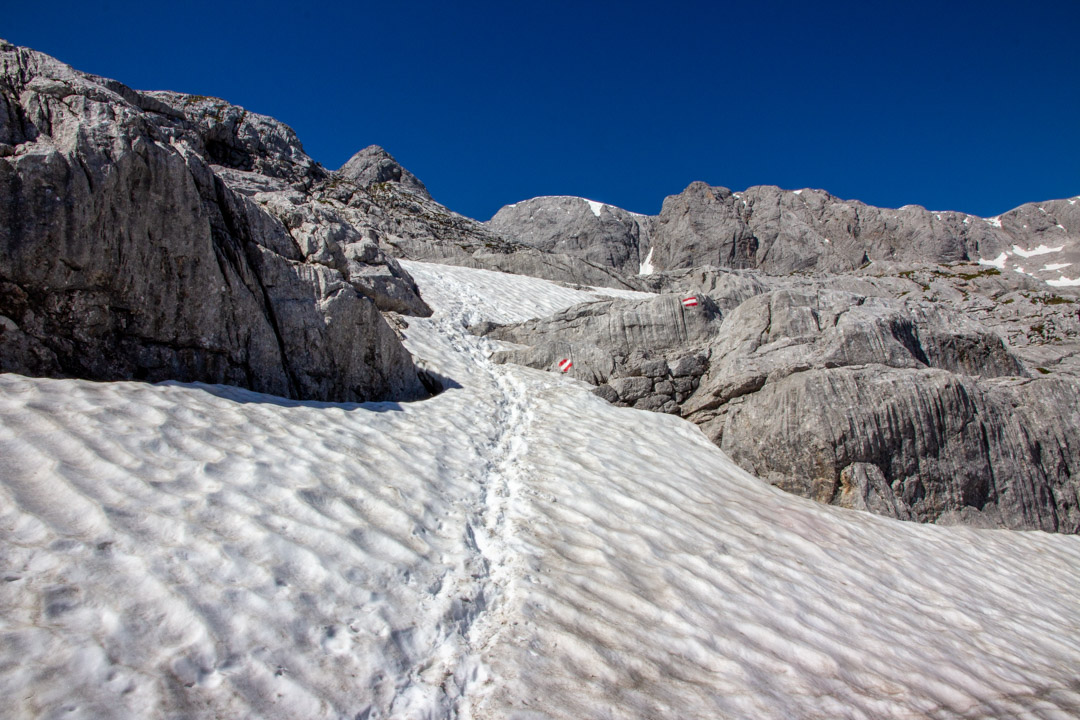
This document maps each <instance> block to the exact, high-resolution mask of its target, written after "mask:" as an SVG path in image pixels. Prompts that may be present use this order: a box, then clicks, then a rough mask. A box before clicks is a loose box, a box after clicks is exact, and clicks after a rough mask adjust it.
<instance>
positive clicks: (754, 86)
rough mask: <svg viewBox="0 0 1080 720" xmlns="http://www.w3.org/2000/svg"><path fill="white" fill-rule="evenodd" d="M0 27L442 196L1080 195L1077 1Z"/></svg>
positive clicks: (476, 10) (947, 205)
mask: <svg viewBox="0 0 1080 720" xmlns="http://www.w3.org/2000/svg"><path fill="white" fill-rule="evenodd" d="M10 5H11V6H10V7H6V8H5V9H4V10H3V12H2V21H0V37H4V38H5V39H7V40H9V41H11V42H14V43H16V44H19V45H26V46H29V47H32V48H35V49H37V50H41V51H43V52H46V53H49V54H51V55H54V56H56V57H58V58H60V59H61V60H63V61H65V62H67V63H70V64H71V65H74V66H75V67H76V68H78V69H80V70H85V71H88V72H93V73H97V74H99V75H105V76H107V77H112V78H115V79H117V80H120V81H122V82H124V83H126V84H128V85H131V86H132V87H135V88H139V89H145V90H151V89H168V90H179V91H184V92H190V93H195V94H202V95H215V96H218V97H222V98H225V99H227V100H229V101H230V102H233V103H236V104H238V105H243V106H244V107H246V108H248V109H249V110H253V111H255V112H260V113H265V114H268V115H272V116H274V117H276V118H278V119H280V120H282V121H284V122H286V123H288V124H289V125H291V126H292V127H293V128H294V129H295V130H296V131H297V133H298V134H299V136H300V139H301V140H302V141H303V143H304V147H305V149H306V150H307V152H308V153H309V154H310V155H311V156H312V157H314V158H315V159H316V160H318V161H320V162H321V163H323V164H324V165H325V166H326V167H328V168H330V169H334V168H337V167H339V166H340V165H341V164H343V163H344V162H345V161H346V160H347V159H348V158H349V156H350V155H351V154H352V153H353V152H355V151H356V150H359V149H360V148H363V147H364V146H366V145H369V144H372V143H376V144H379V145H382V146H383V147H385V148H386V149H387V150H389V151H390V152H391V153H392V154H393V155H395V156H396V157H397V159H398V160H399V161H400V162H401V163H402V164H403V165H404V166H405V167H407V168H409V169H410V170H412V171H413V172H414V173H415V174H416V175H417V176H419V177H420V179H421V180H423V181H424V182H425V183H426V184H427V186H428V188H429V189H430V190H431V192H432V194H433V195H434V196H435V198H436V199H437V200H439V201H440V202H442V203H444V204H446V205H448V206H449V207H450V208H451V209H454V210H457V211H458V212H461V213H464V214H466V215H470V216H473V217H476V218H479V219H482V220H483V219H487V218H488V217H490V216H491V215H492V214H493V213H494V212H495V210H497V209H498V208H499V207H500V206H502V205H504V204H506V203H510V202H515V201H517V200H521V199H524V198H528V197H533V196H536V195H563V194H564V195H582V196H585V197H589V198H592V199H595V200H600V201H603V202H608V203H612V204H614V205H619V206H621V207H625V208H627V209H629V210H634V211H637V212H644V213H656V212H658V211H659V209H660V204H661V202H662V201H663V199H664V196H666V195H670V194H674V193H677V192H679V191H681V190H682V189H683V188H684V187H685V186H686V185H687V184H689V183H690V182H691V181H693V180H704V181H706V182H708V183H711V184H714V185H725V186H727V187H730V188H733V189H736V190H739V189H743V188H745V187H747V186H749V185H757V184H773V185H780V186H781V187H786V188H800V187H805V186H809V187H819V188H824V189H826V190H828V191H830V192H832V193H833V194H835V195H839V196H840V197H844V198H857V199H859V200H863V201H865V202H868V203H871V204H874V205H882V206H890V207H898V206H900V205H905V204H908V203H915V204H920V205H925V206H926V207H928V208H931V209H934V210H962V211H965V212H970V213H974V214H978V215H984V216H986V215H996V214H998V213H1001V212H1003V211H1005V210H1008V209H1010V208H1012V207H1014V206H1016V205H1019V204H1021V203H1024V202H1029V201H1033V200H1045V199H1049V198H1056V197H1067V196H1072V195H1077V194H1080V2H1078V1H1077V0H1058V1H1057V2H1041V1H1039V0H1026V1H1025V2H1018V1H1013V2H995V0H982V1H971V2H968V1H966V0H959V1H954V0H936V1H935V2H923V1H921V0H912V1H910V2H902V3H899V2H898V3H887V2H873V1H872V0H861V1H859V2H834V3H827V2H809V1H807V0H802V1H800V2H786V1H785V2H781V1H778V0H777V1H770V0H756V1H751V2H747V1H746V0H741V1H740V2H738V3H726V2H721V1H718V0H714V1H713V2H695V3H680V2H672V3H661V2H648V3H645V2H603V3H601V2H596V3H588V2H561V1H556V2H544V3H533V4H525V3H515V2H490V3H488V2H452V1H449V2H448V1H445V0H444V1H443V2H426V1H423V0H413V1H412V2H407V3H402V2H395V1H394V0H383V1H382V2H378V3H365V2H357V3H342V4H341V5H340V6H332V7H321V6H320V4H319V3H315V2H293V1H285V0H267V1H265V2H259V3H250V4H235V5H233V4H229V3H226V2H220V1H219V2H206V1H204V0H196V1H195V2H175V3H166V2H159V3H154V2H138V3H134V2H119V1H110V0H99V1H98V2H86V0H81V1H80V2H67V1H66V0H55V1H53V2H49V3H43V2H20V3H11V4H10Z"/></svg>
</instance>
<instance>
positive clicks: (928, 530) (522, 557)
mask: <svg viewBox="0 0 1080 720" xmlns="http://www.w3.org/2000/svg"><path fill="white" fill-rule="evenodd" d="M408 269H409V271H410V272H411V273H412V274H413V276H414V277H415V278H416V280H417V282H418V283H419V286H420V288H421V291H422V292H423V294H424V297H425V298H426V299H427V300H428V302H429V303H430V304H431V305H432V306H433V307H434V308H435V309H436V312H435V315H434V316H433V317H431V318H426V319H425V318H408V323H409V327H408V328H407V329H406V330H405V331H404V332H405V333H406V336H407V338H406V342H407V344H408V346H409V348H410V350H412V352H413V353H414V354H415V355H416V356H417V357H418V359H419V361H420V362H421V363H422V364H423V365H424V366H425V367H426V368H428V369H429V370H430V371H432V372H434V373H438V374H439V375H441V376H442V377H443V378H445V380H444V383H445V385H446V386H447V389H446V390H445V391H444V392H443V393H441V394H439V395H437V396H436V397H434V398H431V399H429V400H425V401H422V402H416V403H409V404H398V403H392V402H383V403H364V404H359V405H337V404H328V403H311V402H294V401H288V400H282V399H279V398H274V397H270V396H266V395H259V394H257V393H252V392H248V391H244V390H238V389H235V388H230V387H225V386H208V385H198V384H178V383H165V384H160V385H147V384H142V383H91V382H85V381H77V380H44V379H35V378H26V377H21V376H17V375H0V457H2V458H3V461H2V464H0V538H2V544H0V554H2V555H0V557H2V565H3V577H2V580H3V582H2V583H0V690H2V691H3V697H4V707H5V710H4V715H5V717H27V718H30V717H58V716H61V715H62V716H64V717H66V718H144V717H165V716H177V717H180V716H182V717H191V718H213V717H242V716H261V717H273V718H296V717H303V718H356V717H361V718H368V720H373V719H374V718H506V717H510V718H574V719H575V720H577V719H579V718H600V717H610V718H614V717H618V718H658V717H679V718H718V717H725V718H728V717H730V718H755V719H758V718H793V717H799V718H867V719H869V718H875V719H880V718H913V717H933V718H946V717H1011V718H1066V717H1076V716H1077V715H1078V714H1080V685H1078V683H1077V680H1076V673H1075V669H1076V668H1077V667H1080V595H1077V593H1076V592H1075V589H1076V587H1077V585H1078V584H1080V538H1077V537H1071V536H1060V535H1047V534H1043V533H1037V532H1030V533H1018V532H1009V531H986V530H973V529H968V528H953V527H949V528H947V527H936V526H926V525H915V524H910V523H901V522H898V521H893V520H888V519H885V518H881V517H877V516H873V515H868V514H863V513H858V512H853V511H844V510H840V509H837V508H832V507H826V506H821V505H816V504H814V503H812V502H810V501H808V500H804V499H801V498H797V497H793V496H790V495H786V494H784V493H782V492H780V491H779V490H776V489H774V488H772V487H770V486H768V485H766V484H765V483H763V482H761V481H759V480H757V479H755V478H753V477H751V476H750V475H748V474H746V473H745V472H743V471H741V470H740V469H739V468H737V467H736V466H735V465H734V464H733V463H732V462H731V461H730V460H729V459H728V458H727V457H726V456H725V455H724V454H723V453H722V452H720V450H718V449H717V448H716V447H715V446H713V445H712V444H711V443H709V442H708V441H707V440H706V438H705V437H704V435H702V433H701V432H699V431H698V430H697V428H696V427H695V426H693V425H691V424H689V423H687V422H685V421H682V420H680V419H678V418H675V417H671V416H668V415H661V414H655V413H648V412H642V411H636V410H632V409H625V408H616V407H614V406H611V405H609V404H607V403H605V402H604V401H602V400H601V399H599V398H597V397H595V396H594V395H592V394H591V393H590V392H589V388H588V387H587V386H586V385H584V384H583V383H581V382H579V381H576V380H574V379H572V378H570V377H566V376H557V375H554V374H548V373H542V372H539V371H535V370H529V369H524V368H519V367H515V366H499V365H494V364H492V362H491V361H490V360H489V355H490V353H491V351H492V349H493V348H494V345H493V344H492V343H491V342H490V341H488V340H486V339H482V338H477V337H474V336H472V335H470V334H469V333H468V332H467V331H466V328H465V326H466V325H467V324H470V323H472V322H475V321H477V320H481V319H490V320H495V321H503V322H505V321H509V320H518V319H524V318H526V317H531V316H536V315H542V314H547V313H550V312H553V311H555V310H557V309H561V308H564V307H566V306H568V305H570V304H573V303H576V302H581V301H582V300H583V299H591V298H594V297H596V296H597V295H598V294H599V293H604V294H607V291H598V293H591V292H587V291H579V290H569V289H567V288H563V287H559V286H556V285H553V284H551V283H546V282H544V281H541V280H536V279H533V278H523V277H519V276H509V275H499V274H497V273H487V272H485V271H479V270H470V269H465V268H452V267H441V266H437V265H425V264H422V263H408ZM571 374H572V373H571Z"/></svg>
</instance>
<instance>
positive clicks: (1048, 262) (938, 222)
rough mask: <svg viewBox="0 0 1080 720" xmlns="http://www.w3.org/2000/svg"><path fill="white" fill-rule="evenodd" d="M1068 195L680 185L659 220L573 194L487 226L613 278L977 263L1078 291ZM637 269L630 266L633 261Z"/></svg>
mask: <svg viewBox="0 0 1080 720" xmlns="http://www.w3.org/2000/svg"><path fill="white" fill-rule="evenodd" d="M1078 203H1080V198H1069V199H1064V200H1050V201H1046V202H1041V203H1030V204H1027V205H1022V206H1020V207H1018V208H1016V209H1014V210H1011V211H1009V212H1007V213H1004V214H1002V215H1001V216H999V217H993V218H980V217H975V216H974V215H966V214H964V213H957V212H933V211H930V210H926V209H925V208H922V207H919V206H915V205H908V206H906V207H902V208H899V209H889V208H877V207H873V206H870V205H866V204H864V203H861V202H858V201H856V200H842V199H840V198H837V197H834V196H833V195H830V194H829V193H827V192H825V191H823V190H810V189H805V190H781V189H780V188H778V187H774V186H769V185H763V186H756V187H751V188H749V189H747V190H745V191H743V192H732V191H731V190H729V189H727V188H724V187H711V186H709V185H707V184H705V183H703V182H694V183H691V184H690V185H689V186H688V187H687V188H686V189H685V190H684V191H683V192H681V193H679V194H678V195H672V196H670V197H668V198H667V199H666V200H664V204H663V207H662V209H661V211H660V214H659V215H657V216H653V217H645V216H640V215H633V214H631V213H628V212H626V211H625V210H621V209H619V208H615V207H613V206H611V205H601V204H600V203H593V202H591V201H587V200H584V199H582V198H535V199H533V200H528V201H524V202H520V203H516V204H514V205H508V206H506V207H504V208H502V209H501V210H499V212H498V213H496V215H495V217H493V218H492V219H491V220H490V221H489V222H488V226H489V227H490V228H491V229H493V230H496V231H498V232H499V233H500V234H502V235H503V236H506V237H512V238H515V239H517V240H519V241H521V242H523V243H525V244H527V245H531V246H534V247H537V248H540V249H544V250H554V249H557V250H559V251H560V252H566V253H570V254H576V255H578V256H580V257H583V258H587V259H589V260H591V261H593V262H596V263H598V264H606V265H607V266H609V267H612V268H615V269H617V270H619V271H620V272H623V273H630V274H633V273H638V272H639V271H640V272H643V273H651V272H654V271H664V270H678V269H689V268H697V267H704V266H712V267H725V268H732V269H757V270H761V271H763V272H766V273H769V274H773V275H784V274H788V273H792V272H811V271H812V272H829V273H844V272H850V271H853V270H856V269H858V268H861V267H863V266H865V265H867V264H868V263H870V262H878V263H882V262H888V263H900V262H906V263H927V262H929V263H952V262H963V261H971V262H978V261H980V260H981V261H982V262H983V263H984V264H985V265H987V266H991V267H997V268H998V269H1001V270H1006V269H1008V270H1014V271H1017V272H1019V273H1022V274H1027V275H1029V276H1030V277H1035V278H1037V279H1040V280H1044V281H1047V282H1049V283H1051V284H1052V285H1054V286H1058V287H1062V286H1080V280H1078V279H1076V278H1075V277H1073V276H1077V275H1078V272H1080V271H1078V272H1073V273H1072V275H1069V274H1068V273H1069V268H1080V205H1078ZM635 263H640V265H638V264H635Z"/></svg>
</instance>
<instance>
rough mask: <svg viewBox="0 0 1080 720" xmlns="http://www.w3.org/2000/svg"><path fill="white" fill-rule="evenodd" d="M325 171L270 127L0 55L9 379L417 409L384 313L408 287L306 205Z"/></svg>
mask: <svg viewBox="0 0 1080 720" xmlns="http://www.w3.org/2000/svg"><path fill="white" fill-rule="evenodd" d="M325 175H326V173H325V171H324V170H322V168H320V167H319V166H318V165H317V164H315V163H314V162H313V161H311V160H310V158H308V157H307V155H305V154H304V152H303V149H302V147H301V146H300V143H299V142H298V141H297V139H296V137H295V135H294V134H293V133H292V131H291V130H290V129H288V128H287V127H285V126H284V125H282V124H280V123H278V122H276V121H274V120H272V119H270V118H266V117H262V116H259V115H255V114H253V113H248V112H246V111H244V110H243V109H241V108H238V107H235V106H231V105H228V104H227V103H224V102H222V101H219V100H215V99H211V98H202V97H194V96H186V95H179V94H176V93H140V92H136V91H134V90H131V89H130V88H127V87H125V86H123V85H121V84H120V83H117V82H115V81H112V80H106V79H103V78H98V77H95V76H91V75H86V74H83V73H79V72H77V71H75V70H73V69H72V68H70V67H68V66H67V65H64V64H63V63H60V62H58V61H57V60H55V59H53V58H50V57H48V56H46V55H43V54H41V53H37V52H34V51H32V50H28V49H25V48H18V47H15V46H13V45H10V44H8V43H2V44H0V197H2V198H3V201H2V202H0V244H2V245H3V247H4V248H5V252H4V254H3V256H2V257H0V369H3V370H5V371H14V372H20V373H26V374H32V375H50V376H60V377H65V376H74V377H83V378H90V379H99V380H115V379H129V378H135V379H145V380H151V381H156V380H165V379H176V380H184V381H205V382H211V383H228V384H234V385H240V386H243V387H247V388H251V389H254V390H258V391H261V392H266V393H271V394H275V395H282V396H288V397H292V398H300V399H311V400H332V401H358V400H370V399H379V398H399V399H404V398H413V397H419V396H421V395H423V394H424V390H423V387H422V385H421V383H420V381H419V380H418V378H417V372H416V369H415V367H414V366H413V362H412V359H411V357H410V356H409V354H408V353H407V352H406V351H405V349H404V347H403V346H402V345H401V343H400V341H399V339H398V338H397V336H396V335H395V333H394V331H393V330H392V329H391V328H390V327H389V325H387V323H386V322H385V320H384V319H383V317H382V316H381V314H380V312H379V308H378V307H377V304H379V303H383V304H385V305H386V306H387V307H388V309H399V307H400V306H397V305H396V304H395V302H394V298H395V297H396V298H401V299H403V305H409V306H411V307H413V308H417V307H420V306H423V302H422V300H420V298H419V296H418V295H417V294H416V288H415V284H414V283H412V279H411V278H409V277H408V274H407V273H404V272H403V271H401V269H400V268H399V267H395V265H396V264H395V263H391V262H389V261H387V259H386V258H385V257H384V256H383V255H382V253H381V251H380V250H379V249H378V247H377V246H375V245H374V244H372V243H370V242H368V241H365V239H364V238H363V237H362V235H361V234H360V233H359V231H357V230H356V229H355V228H353V227H352V226H351V225H349V223H348V222H347V221H346V220H345V219H344V218H342V217H341V216H338V215H335V214H334V213H333V212H332V211H331V210H330V209H329V208H325V209H324V208H321V207H318V206H317V205H315V204H313V203H312V202H311V201H310V198H309V197H308V195H307V192H308V190H309V188H311V187H312V186H313V185H315V184H316V183H318V182H320V181H321V179H322V178H323V177H325ZM400 309H405V308H404V307H400Z"/></svg>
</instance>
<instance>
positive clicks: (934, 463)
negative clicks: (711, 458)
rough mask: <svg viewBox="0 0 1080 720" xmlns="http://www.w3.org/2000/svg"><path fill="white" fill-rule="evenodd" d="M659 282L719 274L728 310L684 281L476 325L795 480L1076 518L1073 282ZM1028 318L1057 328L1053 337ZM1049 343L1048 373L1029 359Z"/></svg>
mask: <svg viewBox="0 0 1080 720" xmlns="http://www.w3.org/2000/svg"><path fill="white" fill-rule="evenodd" d="M667 280H668V281H670V282H672V283H674V284H682V285H683V287H693V288H702V287H706V288H711V289H712V291H713V292H716V293H717V295H718V296H719V297H721V298H723V302H724V305H725V306H726V307H727V309H726V311H724V312H723V314H722V315H721V311H720V304H719V303H715V304H714V303H713V302H712V299H711V298H710V297H708V296H707V295H703V294H699V295H697V296H696V297H698V298H699V299H700V304H699V306H698V307H699V308H701V311H700V313H699V314H695V315H693V316H691V317H694V318H697V319H696V320H693V321H688V320H686V317H687V313H689V312H691V311H692V309H691V308H682V306H681V304H680V305H678V306H675V302H677V300H678V298H680V297H682V295H662V296H659V297H658V298H657V299H655V300H651V301H605V302H598V303H588V304H585V305H581V306H577V307H575V308H570V309H568V310H566V311H564V312H563V313H560V314H558V315H555V316H552V317H551V318H547V319H543V320H533V321H530V322H528V323H521V324H517V325H510V326H504V327H499V328H485V329H484V331H485V332H487V333H488V334H491V335H492V336H494V337H497V338H500V339H504V340H509V341H512V342H515V343H518V344H521V345H524V346H525V347H523V348H521V349H515V350H509V351H505V352H504V353H502V354H501V355H500V356H499V357H500V359H502V360H505V361H509V362H517V363H521V364H525V365H529V366H532V367H538V368H545V369H549V370H554V369H555V367H556V363H557V362H558V361H559V359H561V358H571V359H572V360H573V361H574V368H573V369H572V370H571V374H573V375H574V376H575V377H577V378H579V379H582V380H585V381H587V382H591V383H593V384H596V385H597V389H596V394H598V395H600V396H601V397H604V398H605V399H607V400H608V401H610V402H613V403H616V404H619V405H625V406H629V407H635V408H639V409H647V410H653V411H658V412H670V413H675V414H680V415H682V416H683V417H686V418H688V419H690V420H692V421H694V422H696V423H697V424H698V425H699V426H700V427H701V429H702V430H703V431H704V432H705V434H706V435H707V436H708V437H709V438H710V439H712V440H713V441H714V442H715V443H716V444H718V445H719V446H720V447H721V448H723V449H724V450H725V451H726V452H727V453H728V454H729V455H730V456H731V457H732V459H734V460H735V461H736V462H738V463H739V464H740V465H741V466H743V467H744V468H746V469H747V470H749V471H751V472H753V473H755V474H757V475H758V476H759V477H762V478H763V479H766V480H768V481H769V482H772V483H773V484H775V485H777V486H779V487H781V488H783V489H785V490H788V491H790V492H794V493H798V494H801V495H805V496H807V497H811V498H814V499H816V500H819V501H821V502H825V503H832V504H836V505H841V506H844V507H849V508H854V509H860V510H865V511H869V512H876V513H879V514H884V515H888V516H890V517H895V518H900V519H905V520H916V521H922V522H941V523H964V524H968V525H976V526H981V527H1009V528H1017V529H1042V530H1048V531H1059V532H1072V533H1075V532H1080V513H1078V511H1077V507H1078V495H1080V482H1078V479H1077V471H1078V466H1077V461H1076V458H1078V457H1080V454H1078V448H1080V417H1078V416H1077V413H1078V412H1080V378H1078V377H1077V376H1076V375H1075V374H1073V373H1072V371H1071V369H1070V368H1071V367H1072V366H1071V365H1070V364H1069V363H1068V362H1067V360H1068V359H1070V358H1073V357H1075V355H1076V354H1077V353H1076V350H1077V347H1078V346H1080V320H1078V319H1077V310H1078V307H1080V306H1078V304H1077V303H1076V302H1074V301H1073V299H1072V298H1071V297H1061V296H1056V295H1052V294H1048V293H1046V292H1045V291H1038V290H1036V289H1035V288H1036V287H1037V286H1040V285H1041V284H1040V283H1037V282H1036V281H1031V282H1032V283H1034V284H1033V285H1032V289H1031V290H1027V289H1025V288H1027V287H1028V283H1029V279H1024V278H1022V277H1020V278H1018V279H1014V278H1013V277H1011V276H1002V275H1001V274H1000V273H997V271H996V270H995V271H991V270H988V269H986V268H981V269H980V268H978V267H977V266H975V267H971V266H959V267H958V268H956V269H953V270H949V269H947V268H943V267H933V266H930V267H920V268H917V269H903V270H899V271H898V272H897V273H896V274H894V275H891V276H874V275H867V274H858V273H856V274H849V275H823V276H796V277H782V278H777V277H770V276H765V275H760V274H755V272H754V271H729V270H696V271H683V272H677V273H674V274H672V275H670V276H668V278H667ZM924 286H925V289H924ZM1041 287H1043V288H1045V285H1041ZM1040 292H1041V294H1039V293H1040ZM740 297H743V298H745V299H743V300H741V301H740V300H739V298H740ZM1006 301H1007V302H1006ZM665 302H666V303H669V304H670V305H671V310H672V312H665V308H666V307H667V306H666V305H665V304H664V303H665ZM677 309H682V310H683V311H684V313H683V315H679V314H678V313H677ZM693 312H695V313H698V311H696V310H693ZM1040 313H1041V314H1040ZM1036 322H1037V324H1036ZM1025 323H1027V328H1028V331H1029V333H1031V332H1034V331H1032V330H1031V328H1032V327H1043V326H1052V327H1054V328H1055V329H1054V331H1053V332H1054V333H1061V334H1062V335H1063V336H1065V339H1058V340H1055V341H1054V343H1053V346H1054V348H1055V349H1053V350H1051V349H1050V348H1049V347H1048V345H1047V344H1045V343H1037V342H1034V341H1033V340H1032V339H1031V338H1030V337H1029V335H1025V334H1023V333H1022V332H1021V328H1023V327H1024V326H1025ZM684 325H685V327H686V329H685V330H684V329H683V327H684ZM1010 328H1012V329H1014V330H1015V331H1016V332H1015V334H1016V335H1017V337H1018V342H1017V343H1016V344H1014V343H1012V342H1008V343H1007V342H1006V341H1005V340H1004V339H1003V338H1006V337H1008V336H1009V334H1008V333H1006V332H1004V330H1007V329H1010ZM1041 332H1042V333H1044V334H1049V333H1050V331H1048V330H1045V329H1044V330H1042V331H1041ZM1036 335H1037V337H1039V338H1042V339H1043V340H1044V341H1046V342H1047V343H1048V342H1049V341H1048V340H1047V339H1046V338H1045V337H1044V335H1038V334H1036ZM1069 338H1071V339H1069ZM1019 340H1026V341H1027V344H1023V343H1020V342H1019ZM1051 352H1054V353H1056V354H1057V356H1058V357H1059V358H1060V361H1059V362H1058V363H1057V364H1056V365H1054V366H1053V367H1054V370H1048V369H1046V368H1045V367H1042V366H1035V365H1033V361H1034V360H1036V359H1038V358H1042V357H1047V356H1048V355H1049V354H1050V353H1051Z"/></svg>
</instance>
